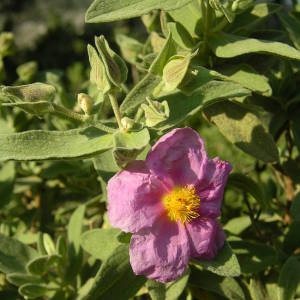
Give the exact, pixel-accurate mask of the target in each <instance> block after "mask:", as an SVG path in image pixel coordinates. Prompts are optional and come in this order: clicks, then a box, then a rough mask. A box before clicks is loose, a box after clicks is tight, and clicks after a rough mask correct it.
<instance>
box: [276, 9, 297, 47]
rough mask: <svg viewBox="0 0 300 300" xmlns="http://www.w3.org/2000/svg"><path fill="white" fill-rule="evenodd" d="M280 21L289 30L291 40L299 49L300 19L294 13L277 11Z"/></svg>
mask: <svg viewBox="0 0 300 300" xmlns="http://www.w3.org/2000/svg"><path fill="white" fill-rule="evenodd" d="M277 15H278V17H279V20H280V22H281V23H282V25H283V26H284V28H285V30H286V31H287V32H288V34H289V37H290V39H291V41H292V42H293V44H294V46H295V47H296V48H297V49H300V21H299V20H298V19H296V18H295V17H294V16H293V15H292V14H288V13H286V12H284V11H280V12H277Z"/></svg>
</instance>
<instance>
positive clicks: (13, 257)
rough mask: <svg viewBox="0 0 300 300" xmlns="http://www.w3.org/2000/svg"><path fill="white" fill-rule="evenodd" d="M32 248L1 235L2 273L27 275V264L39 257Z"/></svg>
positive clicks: (0, 267) (0, 255) (0, 268)
mask: <svg viewBox="0 0 300 300" xmlns="http://www.w3.org/2000/svg"><path fill="white" fill-rule="evenodd" d="M37 255H38V253H37V252H36V251H35V250H34V249H33V248H31V247H29V246H27V245H25V244H23V243H21V242H19V241H18V240H15V239H13V238H10V237H7V236H5V235H2V234H0V271H1V272H3V273H26V264H27V263H28V261H30V260H31V259H33V258H35V257H37Z"/></svg>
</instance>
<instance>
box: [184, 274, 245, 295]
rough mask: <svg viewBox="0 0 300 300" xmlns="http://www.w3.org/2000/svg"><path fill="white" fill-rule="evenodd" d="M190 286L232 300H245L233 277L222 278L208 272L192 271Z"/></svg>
mask: <svg viewBox="0 0 300 300" xmlns="http://www.w3.org/2000/svg"><path fill="white" fill-rule="evenodd" d="M189 285H191V286H192V287H195V288H201V289H204V290H207V291H211V292H213V293H216V294H218V295H220V296H222V297H225V298H226V299H230V300H245V295H244V292H243V290H242V288H241V287H240V286H239V284H238V283H237V281H236V280H235V279H233V278H231V277H220V276H218V275H216V274H214V273H211V272H208V271H200V270H197V269H192V272H191V275H190V280H189Z"/></svg>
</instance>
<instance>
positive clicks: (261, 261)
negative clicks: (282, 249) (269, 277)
mask: <svg viewBox="0 0 300 300" xmlns="http://www.w3.org/2000/svg"><path fill="white" fill-rule="evenodd" d="M229 243H230V246H231V248H232V249H233V251H234V253H235V254H236V256H237V258H238V261H239V264H240V267H241V271H242V273H245V274H253V273H258V272H261V271H263V270H265V269H266V268H268V267H269V266H273V265H275V264H276V263H277V261H278V257H277V253H276V252H275V250H274V249H273V248H272V247H270V246H268V245H265V244H259V243H253V242H247V241H242V240H238V239H236V240H230V241H229Z"/></svg>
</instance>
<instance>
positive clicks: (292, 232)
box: [283, 220, 300, 254]
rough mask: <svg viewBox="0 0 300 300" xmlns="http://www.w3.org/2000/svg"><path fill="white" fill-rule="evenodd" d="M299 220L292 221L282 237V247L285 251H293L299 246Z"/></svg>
mask: <svg viewBox="0 0 300 300" xmlns="http://www.w3.org/2000/svg"><path fill="white" fill-rule="evenodd" d="M299 226H300V221H298V220H297V221H294V222H293V223H292V224H291V225H290V227H289V230H288V232H287V234H286V236H285V237H284V241H283V249H284V251H285V252H286V253H290V254H291V253H293V251H294V250H295V249H297V248H299V247H300V235H299Z"/></svg>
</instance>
